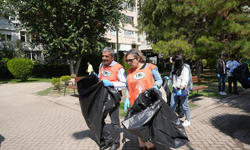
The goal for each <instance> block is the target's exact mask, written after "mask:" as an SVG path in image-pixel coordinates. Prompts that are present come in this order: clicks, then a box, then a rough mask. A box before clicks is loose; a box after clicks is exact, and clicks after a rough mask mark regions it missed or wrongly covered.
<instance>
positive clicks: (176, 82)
mask: <svg viewBox="0 0 250 150" xmlns="http://www.w3.org/2000/svg"><path fill="white" fill-rule="evenodd" d="M188 80H189V71H188V68H187V67H184V68H183V69H182V72H181V75H180V76H179V77H178V76H177V75H175V74H173V85H172V86H173V87H174V88H181V86H184V87H187V85H188Z"/></svg>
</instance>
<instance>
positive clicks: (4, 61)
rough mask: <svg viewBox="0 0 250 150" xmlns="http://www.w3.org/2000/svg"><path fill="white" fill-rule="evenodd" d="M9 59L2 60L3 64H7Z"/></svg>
mask: <svg viewBox="0 0 250 150" xmlns="http://www.w3.org/2000/svg"><path fill="white" fill-rule="evenodd" d="M9 60H10V59H9V58H2V60H1V63H2V64H7V62H8V61H9Z"/></svg>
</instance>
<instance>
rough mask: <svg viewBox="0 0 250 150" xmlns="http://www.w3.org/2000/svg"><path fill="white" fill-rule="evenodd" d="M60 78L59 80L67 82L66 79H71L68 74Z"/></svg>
mask: <svg viewBox="0 0 250 150" xmlns="http://www.w3.org/2000/svg"><path fill="white" fill-rule="evenodd" d="M60 79H61V81H64V82H67V81H69V80H71V77H70V76H62V77H61V78H60Z"/></svg>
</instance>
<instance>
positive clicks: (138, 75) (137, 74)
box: [133, 72, 146, 80]
mask: <svg viewBox="0 0 250 150" xmlns="http://www.w3.org/2000/svg"><path fill="white" fill-rule="evenodd" d="M145 76H146V74H145V73H144V72H138V73H136V74H135V75H134V76H133V78H134V79H135V80H140V79H142V78H144V77H145Z"/></svg>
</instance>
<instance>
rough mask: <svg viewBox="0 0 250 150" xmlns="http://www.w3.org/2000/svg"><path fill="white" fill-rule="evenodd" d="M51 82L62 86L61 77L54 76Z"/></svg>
mask: <svg viewBox="0 0 250 150" xmlns="http://www.w3.org/2000/svg"><path fill="white" fill-rule="evenodd" d="M51 84H52V85H54V86H55V87H57V86H60V85H61V79H60V78H54V77H53V78H52V79H51Z"/></svg>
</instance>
